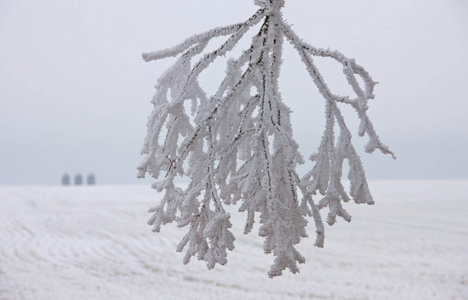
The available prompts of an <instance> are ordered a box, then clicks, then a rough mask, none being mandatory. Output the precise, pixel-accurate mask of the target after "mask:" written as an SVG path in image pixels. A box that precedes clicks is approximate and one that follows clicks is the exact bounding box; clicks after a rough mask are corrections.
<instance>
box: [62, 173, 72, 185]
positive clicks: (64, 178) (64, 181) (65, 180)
mask: <svg viewBox="0 0 468 300" xmlns="http://www.w3.org/2000/svg"><path fill="white" fill-rule="evenodd" d="M62 185H70V176H68V174H67V173H65V174H63V176H62Z"/></svg>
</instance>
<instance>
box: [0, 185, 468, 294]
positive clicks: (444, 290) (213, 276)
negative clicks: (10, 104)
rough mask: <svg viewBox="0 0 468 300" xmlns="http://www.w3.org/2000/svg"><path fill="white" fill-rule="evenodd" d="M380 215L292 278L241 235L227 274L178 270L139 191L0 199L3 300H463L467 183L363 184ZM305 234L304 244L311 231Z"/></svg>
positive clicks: (365, 217)
mask: <svg viewBox="0 0 468 300" xmlns="http://www.w3.org/2000/svg"><path fill="white" fill-rule="evenodd" d="M371 190H372V191H373V195H374V198H375V199H376V202H377V204H376V205H374V206H362V205H361V206H357V205H353V204H349V205H347V207H348V208H349V212H350V213H351V214H352V216H353V221H352V222H351V223H350V224H348V223H346V222H344V221H340V222H339V223H338V224H336V225H335V226H333V227H327V228H326V229H327V231H326V235H327V236H326V240H325V249H317V248H315V247H314V246H313V238H311V239H307V240H304V241H303V242H302V244H301V245H300V246H299V250H300V251H301V253H302V254H303V255H304V256H305V257H306V258H307V263H306V264H305V265H301V273H300V274H297V275H292V274H290V273H286V274H285V275H284V276H282V277H280V278H275V279H268V277H267V274H266V272H267V271H268V269H269V266H270V264H271V262H272V260H273V258H272V257H271V256H266V255H264V254H263V251H262V240H261V239H260V238H258V237H257V236H256V235H253V234H250V235H248V236H244V235H242V234H241V233H240V232H241V230H242V226H243V222H244V216H243V215H242V214H239V213H236V212H235V210H233V212H232V216H233V221H232V223H233V224H234V227H235V228H234V229H235V234H236V238H237V240H236V249H235V250H234V251H233V252H231V253H229V257H228V259H229V263H228V264H227V265H226V266H224V267H223V266H217V267H216V268H215V269H214V270H211V271H209V270H207V269H206V267H205V265H204V263H202V262H198V261H196V260H192V262H191V263H190V264H189V265H187V266H184V265H183V264H182V257H183V254H181V253H176V252H175V248H176V245H177V243H178V241H179V240H180V238H181V236H182V235H183V233H184V232H185V229H183V230H179V229H177V228H175V227H174V226H165V227H163V229H162V232H161V233H159V234H153V233H152V232H151V230H150V229H151V228H150V227H149V226H147V225H146V220H147V219H148V217H149V214H147V213H146V210H147V209H148V208H149V207H150V206H152V205H153V204H154V203H155V202H156V201H157V197H158V195H157V194H156V192H155V191H153V190H151V189H150V188H149V187H148V186H146V185H143V186H95V187H57V186H31V187H23V186H21V187H19V186H18V187H0V203H1V206H0V207H1V209H0V299H2V300H3V299H8V300H10V299H21V300H22V299H444V300H445V299H468V181H401V182H399V181H388V182H371ZM310 229H311V230H310V231H311V236H312V232H313V229H312V228H310Z"/></svg>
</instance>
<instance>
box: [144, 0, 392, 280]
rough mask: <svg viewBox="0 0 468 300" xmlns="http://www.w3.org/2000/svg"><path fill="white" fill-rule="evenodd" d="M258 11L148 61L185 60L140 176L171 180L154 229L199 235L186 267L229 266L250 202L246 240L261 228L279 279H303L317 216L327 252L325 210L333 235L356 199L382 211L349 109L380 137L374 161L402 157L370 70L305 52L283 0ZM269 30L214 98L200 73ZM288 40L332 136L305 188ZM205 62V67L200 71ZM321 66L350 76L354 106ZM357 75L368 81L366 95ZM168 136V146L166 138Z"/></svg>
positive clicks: (177, 68) (164, 94)
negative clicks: (381, 114)
mask: <svg viewBox="0 0 468 300" xmlns="http://www.w3.org/2000/svg"><path fill="white" fill-rule="evenodd" d="M255 3H256V4H257V5H260V6H261V9H259V10H258V11H257V12H256V13H255V14H254V15H253V16H252V17H251V18H249V19H248V20H247V21H246V22H244V23H239V24H235V25H231V26H227V27H222V28H215V29H212V30H210V31H208V32H205V33H202V34H198V35H195V36H193V37H191V38H189V39H187V40H186V41H184V42H183V43H181V44H179V45H177V46H175V47H173V48H169V49H166V50H162V51H157V52H153V53H149V54H144V55H143V58H144V59H145V60H146V61H150V60H157V59H162V58H166V57H171V56H178V55H180V57H179V59H178V60H177V61H176V63H175V64H174V65H173V66H172V67H171V68H169V69H168V70H167V71H166V72H165V73H164V74H163V75H162V76H161V77H160V78H159V79H158V82H157V85H156V95H155V96H154V99H153V102H152V103H153V104H154V106H155V108H154V110H153V112H152V114H151V116H150V118H149V121H148V134H147V136H146V140H145V143H144V147H143V149H142V154H145V158H144V160H143V162H142V163H141V164H140V166H139V167H138V170H139V173H138V176H139V177H144V176H145V174H146V173H148V174H150V175H151V176H152V177H154V178H155V179H160V178H162V180H160V181H158V182H156V183H155V184H153V187H154V188H155V189H157V190H158V191H159V192H161V191H164V192H165V194H164V197H163V198H162V201H161V202H160V203H159V204H158V205H157V206H155V207H153V208H151V209H150V212H151V213H153V214H152V216H151V218H150V220H149V221H148V224H150V225H152V226H153V230H154V231H156V232H159V231H160V229H161V225H163V224H166V223H170V222H174V221H176V222H177V225H178V226H179V227H186V226H187V227H188V228H189V231H188V232H187V234H186V235H185V237H184V238H183V239H182V241H181V242H180V244H179V245H178V247H177V251H183V250H184V249H186V255H185V257H184V263H188V262H189V261H190V259H191V257H192V256H195V255H196V256H197V258H198V259H200V260H205V261H206V262H207V265H208V268H210V269H211V268H213V267H214V266H215V265H216V263H219V264H222V265H223V264H225V263H227V251H226V250H232V249H234V239H235V238H234V236H233V234H232V233H231V231H230V229H229V228H231V226H232V225H231V222H230V215H229V214H228V213H226V212H225V209H224V207H223V205H230V204H236V203H237V202H239V201H240V202H241V204H240V207H239V211H241V212H246V213H247V221H246V223H245V227H244V233H249V232H250V231H251V230H252V228H253V225H254V223H255V221H256V219H257V218H258V219H257V220H258V221H259V223H260V228H259V235H260V236H262V237H264V238H265V242H264V251H265V253H273V255H274V256H275V259H274V263H273V265H272V266H271V269H270V271H269V272H268V275H269V276H270V277H274V276H279V275H281V274H282V271H283V270H285V269H286V268H288V269H289V270H290V271H291V272H293V273H296V272H298V271H299V268H298V266H297V263H304V262H305V259H304V257H303V256H302V255H301V254H300V253H299V252H298V251H297V250H296V248H295V245H296V244H298V243H299V242H300V241H301V239H302V238H305V237H307V233H306V230H305V227H306V225H307V220H306V217H307V216H311V217H312V218H313V220H314V224H315V228H316V242H315V245H316V246H318V247H323V244H324V238H325V235H324V226H323V221H322V217H321V215H320V211H319V210H320V209H322V208H325V207H328V209H329V213H328V217H327V223H328V224H330V225H333V224H334V223H335V222H336V217H337V216H340V217H342V218H343V219H345V220H346V221H350V220H351V216H350V215H349V214H348V213H347V212H346V210H345V209H344V207H343V205H342V204H343V202H348V201H349V200H350V199H352V200H353V201H354V202H355V203H358V204H359V203H367V204H373V203H374V200H373V199H372V196H371V194H370V192H369V187H368V185H367V181H366V177H365V174H364V169H363V167H362V164H361V161H360V159H359V156H358V155H357V153H356V151H355V149H354V147H353V145H352V143H351V133H350V132H349V130H348V128H347V127H346V124H345V121H344V119H343V116H342V114H341V112H340V109H339V107H338V103H344V104H348V105H351V106H352V107H353V108H354V109H355V110H356V112H357V116H358V117H359V118H360V120H361V124H360V128H359V132H358V134H359V135H360V136H363V135H364V134H367V136H368V137H369V142H368V144H367V146H366V151H367V152H373V151H374V150H375V149H379V150H381V151H382V152H383V153H388V154H391V155H393V153H392V152H391V151H390V150H389V149H388V147H387V146H385V145H384V144H382V143H381V142H380V140H379V137H378V136H377V134H376V132H375V130H374V127H373V125H372V123H371V121H370V120H369V118H368V116H367V113H366V111H367V109H368V104H367V102H368V100H369V99H373V98H374V94H373V89H374V85H375V84H376V83H375V82H374V81H373V80H372V78H371V77H370V76H369V74H368V73H367V72H366V71H365V70H364V68H362V67H361V66H359V65H358V64H356V62H355V61H354V60H353V59H349V58H347V57H345V56H344V55H343V54H341V53H339V52H337V51H331V50H324V49H317V48H315V47H313V46H311V45H309V44H307V43H305V42H303V41H302V40H301V39H300V38H299V37H298V36H297V35H296V34H295V33H294V32H293V30H292V29H291V27H290V26H289V25H287V24H286V23H285V22H284V20H283V17H282V13H281V7H283V5H284V1H283V0H276V1H275V0H272V1H265V0H263V1H261V0H255ZM262 20H263V23H262V25H261V26H260V29H259V32H258V34H257V35H255V36H254V37H253V39H252V42H251V46H250V48H249V49H247V50H245V51H244V52H243V53H242V54H241V55H240V57H238V58H237V59H231V60H229V62H228V66H227V70H226V74H225V77H224V80H223V81H222V83H221V85H220V87H219V88H218V90H217V92H216V93H215V94H214V95H213V96H211V97H207V96H206V93H205V92H204V91H203V89H202V88H201V87H200V85H199V83H198V76H199V74H200V73H201V72H202V71H203V70H204V69H205V68H207V67H208V66H209V64H210V63H212V62H213V61H214V60H215V59H217V58H218V57H220V56H224V55H225V54H226V53H227V52H228V51H230V50H231V49H232V48H233V47H234V46H235V45H236V44H237V42H238V41H239V40H240V39H241V38H242V37H243V35H244V34H245V33H246V32H247V31H248V30H249V29H250V28H251V27H252V26H254V25H255V24H258V23H259V22H261V21H262ZM227 35H229V37H228V38H227V40H226V42H224V43H223V44H222V45H221V46H220V47H219V48H217V49H216V50H214V51H212V52H209V53H207V54H202V53H203V50H204V49H205V47H206V45H207V43H208V42H209V41H210V40H211V39H212V38H213V37H219V36H227ZM284 37H286V39H287V40H288V41H289V42H290V43H291V44H292V45H293V46H294V48H295V49H296V50H297V51H298V53H299V56H300V58H301V60H302V61H303V63H304V64H305V67H306V69H307V71H308V72H309V75H310V77H311V79H312V80H313V82H314V83H315V85H316V86H317V88H318V89H319V91H320V93H321V94H322V95H323V97H324V98H325V100H326V101H325V107H326V109H325V114H326V124H325V131H324V133H323V138H322V142H321V144H320V146H319V148H318V151H317V153H315V154H313V155H312V156H311V160H312V161H314V162H315V166H314V168H313V169H312V170H311V171H310V172H308V173H307V174H306V175H305V176H303V177H302V178H301V177H300V176H299V175H298V174H297V172H296V166H297V164H302V163H304V159H303V157H302V155H301V154H300V153H299V147H298V145H297V143H296V141H295V140H294V139H293V136H292V128H291V122H290V109H289V108H288V107H287V106H286V104H285V103H284V102H283V100H282V97H281V94H280V92H279V89H278V78H279V74H280V70H281V63H282V47H283V40H284ZM197 54H202V58H201V59H199V60H198V61H196V62H192V59H193V58H194V56H196V55H197ZM314 56H321V57H330V58H332V59H334V60H336V61H337V62H339V63H340V64H341V65H342V66H343V73H344V75H345V76H346V79H347V81H348V83H349V84H350V85H351V87H352V88H353V91H354V92H355V97H354V98H352V97H349V96H339V95H335V94H333V93H332V92H331V91H330V89H329V88H328V86H327V84H326V83H325V81H324V79H323V77H322V76H321V75H320V72H319V70H318V69H317V67H316V66H315V64H314V61H313V57H314ZM356 75H357V76H360V77H361V78H362V79H363V81H364V87H361V86H360V85H359V82H358V81H357V80H356ZM186 101H188V102H189V103H191V104H192V109H191V114H192V119H191V118H190V116H189V114H188V113H187V112H186V109H185V106H184V103H185V102H186ZM161 132H164V133H165V136H160V134H161ZM335 135H337V138H336V139H335ZM345 159H346V160H347V161H348V163H349V166H350V170H349V174H348V179H349V180H350V184H351V186H350V195H349V196H348V194H347V192H346V191H345V188H344V187H343V184H342V182H341V178H342V169H343V163H344V160H345ZM161 172H163V174H161ZM175 177H188V178H190V183H189V185H188V187H187V188H185V189H182V188H178V187H176V186H175V185H174V178H175ZM317 192H319V193H320V194H321V195H322V196H323V197H322V198H321V199H319V202H318V203H317V204H316V203H315V202H314V200H313V196H314V195H317Z"/></svg>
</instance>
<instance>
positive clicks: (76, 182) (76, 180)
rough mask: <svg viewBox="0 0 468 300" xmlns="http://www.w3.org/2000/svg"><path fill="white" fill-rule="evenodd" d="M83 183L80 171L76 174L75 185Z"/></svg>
mask: <svg viewBox="0 0 468 300" xmlns="http://www.w3.org/2000/svg"><path fill="white" fill-rule="evenodd" d="M82 184H83V177H82V176H81V174H80V173H78V174H76V175H75V185H82Z"/></svg>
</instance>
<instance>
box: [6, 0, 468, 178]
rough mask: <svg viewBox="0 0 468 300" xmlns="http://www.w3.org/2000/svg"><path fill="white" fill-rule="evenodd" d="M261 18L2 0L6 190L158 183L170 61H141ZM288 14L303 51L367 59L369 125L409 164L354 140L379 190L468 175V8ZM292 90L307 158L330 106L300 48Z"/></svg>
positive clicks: (287, 84) (106, 1)
mask: <svg viewBox="0 0 468 300" xmlns="http://www.w3.org/2000/svg"><path fill="white" fill-rule="evenodd" d="M256 9H257V8H256V7H255V6H254V5H253V0H244V1H241V0H222V1H206V0H205V1H202V0H190V1H178V0H173V1H167V0H141V1H129V0H119V1H111V0H93V1H92V0H81V1H78V0H70V1H61V0H41V1H32V0H15V1H14V0H2V1H0V45H1V46H0V184H58V183H59V180H60V177H61V175H62V174H63V173H64V172H68V173H70V174H71V175H74V174H75V173H77V172H81V173H82V174H84V175H85V174H87V173H88V172H91V171H92V172H94V173H95V174H96V176H97V181H98V183H138V182H140V183H142V182H147V181H142V180H137V179H136V178H135V176H136V166H137V165H138V163H139V162H140V160H141V158H142V157H141V156H140V155H139V151H140V148H141V145H142V142H143V139H144V136H145V133H146V119H147V116H148V115H149V113H150V112H151V110H152V106H151V104H150V103H149V102H150V100H151V98H152V95H153V93H154V87H153V86H154V83H155V82H156V78H157V77H158V75H159V74H161V72H163V71H164V70H165V68H167V67H168V66H169V65H170V63H171V60H167V61H160V62H152V63H144V62H143V61H142V60H141V53H142V52H148V51H154V50H159V49H163V48H166V47H169V46H172V45H174V44H176V43H178V42H181V41H182V40H183V39H185V38H186V37H188V36H190V35H192V34H194V33H198V32H202V31H205V30H208V29H210V28H212V27H216V26H222V25H228V24H231V23H237V22H239V21H243V20H245V19H246V18H248V17H249V16H250V15H251V14H253V13H254V12H255V10H256ZM284 16H285V18H286V19H287V20H288V22H289V23H290V24H293V29H294V30H295V31H296V33H297V34H299V35H300V36H302V37H303V38H304V40H306V41H308V42H309V43H310V44H313V45H315V46H316V47H323V48H328V47H329V48H331V49H336V50H339V51H341V52H342V53H344V54H345V55H347V56H349V57H354V58H356V61H357V62H358V63H359V64H361V65H363V66H364V67H365V68H366V69H367V70H368V71H369V72H370V74H371V75H372V77H373V78H374V80H376V81H379V82H380V84H379V85H378V86H377V87H376V91H375V92H376V99H375V100H374V101H372V102H371V103H370V116H371V118H372V119H373V120H374V125H375V127H376V129H377V131H378V133H379V134H380V137H381V139H382V140H383V141H384V142H385V143H386V144H388V145H389V146H390V147H391V148H392V149H393V150H394V151H395V153H396V155H397V156H398V159H397V160H396V161H394V160H392V159H391V158H390V157H388V156H384V155H382V154H380V153H374V154H372V155H369V154H364V153H363V150H362V145H363V144H364V143H365V139H362V138H358V137H357V134H354V136H355V138H354V139H355V140H356V144H357V145H360V146H359V148H358V151H361V153H362V154H361V157H362V159H363V162H364V166H365V168H366V170H367V174H368V177H369V178H370V179H411V178H413V179H419V178H449V179H451V178H467V177H468V159H467V158H466V154H465V152H466V149H467V147H468V126H467V123H468V121H467V120H468V59H467V58H466V55H467V53H468V2H467V1H466V0H445V1H441V0H437V1H436V0H413V1H408V0H396V1H375V0H314V1H310V0H289V1H288V0H287V1H286V7H285V8H284ZM246 42H248V40H247V41H246ZM319 63H320V66H322V71H323V73H324V76H325V78H326V79H328V82H329V85H330V86H331V87H332V88H334V89H335V90H336V91H338V92H341V93H350V91H349V89H348V88H347V87H346V86H345V85H344V84H343V82H344V78H343V77H342V74H341V71H340V69H339V68H337V66H335V65H333V64H330V63H328V62H326V61H323V62H321V61H320V62H319ZM213 70H214V71H211V72H207V74H206V75H204V77H202V82H203V83H204V84H206V85H207V86H208V88H209V86H212V85H214V84H215V83H216V80H217V79H218V77H217V76H215V74H216V71H218V70H219V71H221V72H222V71H223V69H222V68H220V67H218V66H216V65H215V66H213ZM281 79H282V85H281V87H282V93H283V97H284V100H285V102H286V103H288V104H290V105H291V107H292V109H293V111H294V113H293V122H294V124H293V125H294V130H295V138H296V140H297V141H298V142H299V143H300V145H301V149H302V150H303V154H304V155H305V156H309V155H310V153H312V152H314V151H315V149H316V148H317V146H318V142H319V139H320V136H321V134H322V131H323V116H322V107H323V99H322V98H321V97H320V96H319V95H318V93H317V92H316V90H315V86H314V85H313V83H312V81H311V80H310V79H308V78H307V76H306V73H305V71H304V69H303V68H302V67H301V64H300V61H299V58H298V57H297V55H296V54H295V53H294V50H293V49H292V48H291V47H289V45H288V46H286V47H285V64H284V67H283V76H282V78H281ZM349 117H351V119H353V120H354V121H351V120H350V123H351V125H352V127H353V126H355V124H356V121H355V120H356V118H355V116H354V115H352V114H350V115H349ZM353 122H354V123H353Z"/></svg>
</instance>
